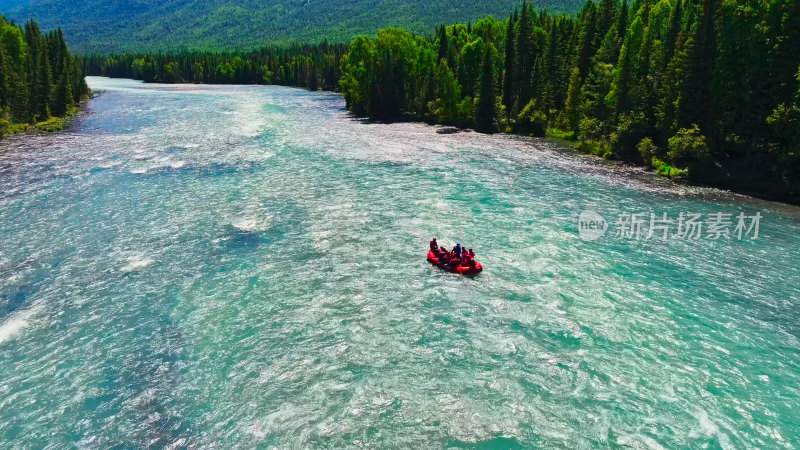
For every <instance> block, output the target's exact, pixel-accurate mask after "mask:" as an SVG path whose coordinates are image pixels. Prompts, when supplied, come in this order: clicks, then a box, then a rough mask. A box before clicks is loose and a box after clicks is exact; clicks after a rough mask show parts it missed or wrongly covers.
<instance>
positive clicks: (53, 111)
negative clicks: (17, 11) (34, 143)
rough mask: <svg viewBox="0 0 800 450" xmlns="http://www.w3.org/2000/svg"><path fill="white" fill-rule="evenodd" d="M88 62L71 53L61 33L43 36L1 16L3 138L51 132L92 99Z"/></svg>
mask: <svg viewBox="0 0 800 450" xmlns="http://www.w3.org/2000/svg"><path fill="white" fill-rule="evenodd" d="M84 72H85V68H84V58H81V57H76V56H73V55H71V54H70V52H69V50H68V49H67V44H66V42H65V41H64V35H63V33H62V32H61V30H55V31H50V32H48V33H44V34H43V33H42V32H41V30H40V29H39V26H38V25H37V24H36V22H28V23H26V24H25V25H24V26H23V27H19V26H17V25H15V24H13V23H9V22H8V21H7V20H6V19H5V18H4V17H2V16H0V137H3V136H5V135H7V134H9V133H12V132H15V131H22V130H23V129H25V128H27V127H28V125H29V124H30V125H34V124H36V125H37V128H39V129H41V130H45V131H52V130H56V129H59V128H61V126H62V123H63V121H62V120H60V119H62V118H64V117H66V116H68V115H69V114H71V113H73V112H74V110H75V108H76V105H77V104H78V102H80V100H81V99H83V98H85V97H86V96H87V95H88V94H89V88H88V87H87V86H86V82H85V80H84Z"/></svg>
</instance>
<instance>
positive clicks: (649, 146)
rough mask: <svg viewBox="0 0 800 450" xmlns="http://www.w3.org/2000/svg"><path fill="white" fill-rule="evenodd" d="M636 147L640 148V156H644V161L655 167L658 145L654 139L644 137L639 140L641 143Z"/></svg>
mask: <svg viewBox="0 0 800 450" xmlns="http://www.w3.org/2000/svg"><path fill="white" fill-rule="evenodd" d="M636 148H637V149H638V150H639V156H641V157H642V161H644V163H645V164H648V165H652V166H653V167H655V162H654V159H655V158H656V156H658V147H656V145H655V144H653V141H652V140H651V139H650V138H644V139H642V140H641V141H639V145H638V146H637V147H636Z"/></svg>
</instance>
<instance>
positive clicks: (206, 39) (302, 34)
mask: <svg viewBox="0 0 800 450" xmlns="http://www.w3.org/2000/svg"><path fill="white" fill-rule="evenodd" d="M519 3H520V2H518V1H516V0H328V1H319V0H266V1H263V0H159V1H156V0H130V1H126V2H109V1H107V0H83V1H80V0H78V1H76V0H30V1H23V0H0V11H2V12H3V13H4V14H5V15H6V16H7V17H8V18H10V19H12V20H15V21H17V22H23V21H26V20H28V19H31V18H32V19H35V20H36V21H37V22H39V24H40V25H41V26H42V27H43V28H44V29H52V28H57V27H61V28H63V30H64V33H65V36H66V38H67V41H68V42H69V44H70V46H71V48H74V49H75V51H78V52H104V53H105V52H118V51H154V50H162V49H170V50H176V49H204V50H220V49H247V48H253V47H257V46H260V45H263V44H266V43H282V42H291V41H306V42H315V41H320V40H323V39H327V40H329V41H347V40H350V39H351V38H353V37H354V36H356V35H359V34H370V35H371V34H374V33H375V32H376V31H378V30H379V29H380V28H384V27H387V26H396V27H402V28H404V29H407V30H409V31H412V32H417V33H430V32H431V30H433V28H434V26H436V25H438V24H442V23H453V22H468V21H474V20H477V19H480V18H482V17H486V16H487V15H494V16H495V17H498V18H501V17H502V18H504V17H506V16H508V13H509V11H512V10H513V9H514V8H515V7H517V6H518V5H519ZM579 3H580V2H579V1H577V0H544V1H539V2H536V7H537V9H540V10H541V9H548V10H550V11H568V12H574V11H576V10H577V8H578V7H579Z"/></svg>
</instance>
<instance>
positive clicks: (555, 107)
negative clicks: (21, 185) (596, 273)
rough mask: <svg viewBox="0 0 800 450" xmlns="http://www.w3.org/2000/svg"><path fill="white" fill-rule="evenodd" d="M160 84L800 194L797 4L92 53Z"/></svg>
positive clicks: (626, 7)
mask: <svg viewBox="0 0 800 450" xmlns="http://www.w3.org/2000/svg"><path fill="white" fill-rule="evenodd" d="M89 62H90V69H91V71H92V73H97V74H104V75H108V76H128V77H133V78H138V79H143V80H146V81H160V82H201V81H202V82H214V83H274V84H283V85H290V86H303V87H307V88H309V89H312V90H316V89H333V90H341V92H342V93H343V94H344V97H345V100H346V102H347V106H348V108H349V109H350V110H351V111H353V112H354V113H356V114H359V115H363V116H368V117H370V118H373V119H376V120H383V121H393V120H421V121H427V122H430V123H440V124H446V125H453V126H457V127H463V128H474V129H477V130H479V131H482V132H487V133H491V132H498V131H499V132H514V133H520V134H525V135H531V136H545V135H550V136H555V137H561V138H564V139H567V140H573V141H576V147H577V148H578V149H579V150H582V151H584V152H588V153H592V154H596V155H598V156H601V157H604V158H613V159H618V160H622V161H626V162H631V163H635V164H644V165H648V166H653V167H655V168H656V169H658V170H659V171H660V172H662V173H663V174H666V175H671V176H685V177H688V178H690V179H693V180H697V181H702V182H707V183H712V184H717V185H723V186H730V187H734V188H737V189H739V190H744V191H754V192H759V193H762V194H766V195H774V196H780V197H796V196H797V195H798V186H799V185H800V1H798V0H774V1H773V0H770V1H765V0H748V1H744V0H635V1H634V2H633V3H631V4H628V3H626V2H624V1H623V2H617V1H615V0H605V1H604V2H602V3H600V4H597V3H595V2H592V1H588V2H587V3H586V4H585V5H584V6H583V8H581V10H580V12H579V13H578V14H577V15H575V16H569V15H563V14H550V13H547V12H545V11H537V10H536V9H534V8H533V6H532V5H529V4H528V5H524V6H523V7H522V8H521V9H520V10H518V11H515V12H513V13H512V14H511V15H510V16H509V17H508V18H506V19H505V20H503V21H500V20H497V19H494V18H492V17H487V18H485V19H482V20H479V21H477V22H476V23H474V24H470V23H468V24H454V25H449V26H440V27H437V29H436V30H435V32H434V33H432V34H431V35H429V36H419V35H414V34H411V33H409V32H407V31H404V30H401V29H397V28H388V29H384V30H381V31H380V32H379V33H378V34H377V36H375V37H366V36H361V37H358V38H356V39H355V40H353V41H352V42H350V43H349V45H347V46H342V45H331V44H327V43H323V44H319V45H315V46H294V47H289V48H264V49H261V50H258V51H255V52H250V53H244V54H214V53H177V54H160V55H121V56H120V55H118V56H107V57H99V56H94V57H91V58H89Z"/></svg>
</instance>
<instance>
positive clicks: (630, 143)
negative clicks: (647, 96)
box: [611, 113, 650, 164]
mask: <svg viewBox="0 0 800 450" xmlns="http://www.w3.org/2000/svg"><path fill="white" fill-rule="evenodd" d="M649 134H650V130H649V128H648V126H647V123H646V121H645V118H644V114H642V113H637V114H631V115H628V116H622V117H621V118H620V121H619V125H618V126H617V129H616V130H614V132H613V133H611V148H612V149H614V153H615V154H616V155H617V156H619V158H620V159H622V160H625V161H632V162H639V161H638V159H639V156H640V153H639V152H637V151H636V148H637V144H638V143H639V142H641V141H642V139H644V138H646V137H647V136H648V135H649ZM642 162H644V163H645V164H649V163H650V160H649V159H643V160H642Z"/></svg>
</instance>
